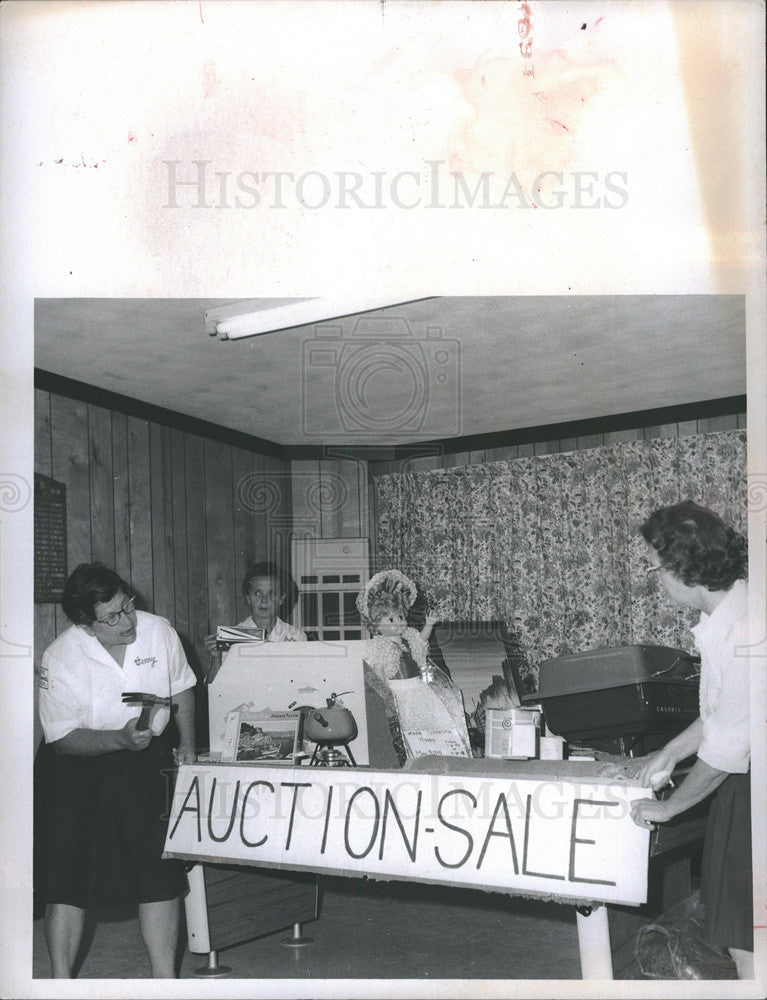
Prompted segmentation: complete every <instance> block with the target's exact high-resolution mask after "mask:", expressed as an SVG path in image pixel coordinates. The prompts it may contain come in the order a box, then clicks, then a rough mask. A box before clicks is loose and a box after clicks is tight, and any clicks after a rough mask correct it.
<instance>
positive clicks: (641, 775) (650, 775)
mask: <svg viewBox="0 0 767 1000" xmlns="http://www.w3.org/2000/svg"><path fill="white" fill-rule="evenodd" d="M637 763H638V764H640V765H641V766H640V768H639V771H638V772H637V780H638V782H639V784H640V785H645V786H646V787H648V788H652V789H653V791H656V792H657V791H658V789H659V788H663V787H664V786H665V785H667V784H668V783H669V779H670V778H671V772H672V771H673V770H674V768H675V767H676V765H677V764H678V763H679V761H678V760H677V757H676V755H675V754H673V753H671V752H670V751H669V749H668V747H663V749H662V750H656V752H655V753H651V754H648V755H647V757H640V758H639V760H638V761H637Z"/></svg>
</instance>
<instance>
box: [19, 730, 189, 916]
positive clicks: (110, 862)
mask: <svg viewBox="0 0 767 1000" xmlns="http://www.w3.org/2000/svg"><path fill="white" fill-rule="evenodd" d="M173 781H174V766H173V756H172V751H171V746H170V741H169V739H168V736H167V735H166V734H165V733H163V734H162V735H161V736H159V737H156V738H155V739H153V740H152V742H151V743H150V745H149V746H148V747H147V748H146V749H145V750H140V751H132V750H120V751H117V752H115V753H110V754H103V755H100V756H96V757H75V756H67V755H63V754H57V753H56V752H55V751H53V750H51V749H50V747H48V746H46V745H45V744H43V745H42V746H41V747H40V750H39V751H38V754H37V758H36V759H35V795H34V803H35V824H34V828H35V830H34V832H35V845H34V866H35V896H36V900H37V902H38V903H68V904H69V905H70V906H77V907H79V908H80V909H89V908H91V907H99V908H102V907H116V906H124V905H128V904H136V903H151V902H159V901H161V900H166V899H174V898H176V897H177V896H180V895H182V894H183V893H184V892H185V891H186V876H185V869H184V864H183V862H181V861H176V860H166V861H163V860H162V851H163V848H164V845H165V834H166V831H167V827H168V814H169V809H170V803H171V800H172V794H173Z"/></svg>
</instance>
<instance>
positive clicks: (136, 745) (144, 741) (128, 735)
mask: <svg viewBox="0 0 767 1000" xmlns="http://www.w3.org/2000/svg"><path fill="white" fill-rule="evenodd" d="M137 722H138V716H136V718H135V719H129V720H128V721H127V722H126V723H125V725H124V726H123V727H122V729H121V730H120V731H119V733H118V736H117V738H118V742H119V744H120V746H121V747H122V749H123V750H145V749H146V748H147V747H148V746H149V743H150V741H151V739H152V735H153V734H152V730H151V729H136V723H137Z"/></svg>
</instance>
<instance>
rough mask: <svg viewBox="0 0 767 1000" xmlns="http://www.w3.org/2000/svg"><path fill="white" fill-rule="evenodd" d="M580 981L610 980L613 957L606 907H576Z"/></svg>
mask: <svg viewBox="0 0 767 1000" xmlns="http://www.w3.org/2000/svg"><path fill="white" fill-rule="evenodd" d="M575 911H576V912H575V922H576V925H577V927H578V950H579V951H580V955H581V978H582V979H612V978H613V955H612V951H611V949H610V925H609V923H608V920H607V907H606V906H593V907H591V906H576V908H575Z"/></svg>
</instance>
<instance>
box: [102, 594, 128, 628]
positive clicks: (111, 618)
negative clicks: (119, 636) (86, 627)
mask: <svg viewBox="0 0 767 1000" xmlns="http://www.w3.org/2000/svg"><path fill="white" fill-rule="evenodd" d="M135 610H136V598H135V597H131V599H130V600H129V601H126V602H125V604H123V606H122V607H121V608H120V610H119V611H113V612H112V614H111V615H107V616H106V618H94V619H93V620H94V621H96V622H98V623H99V625H108V626H109V627H110V628H114V627H115V625H117V623H118V622H119V621H120V618H121V617H122V616H123V615H125V616H126V617H127V616H128V615H132V614H133V612H134V611H135Z"/></svg>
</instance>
